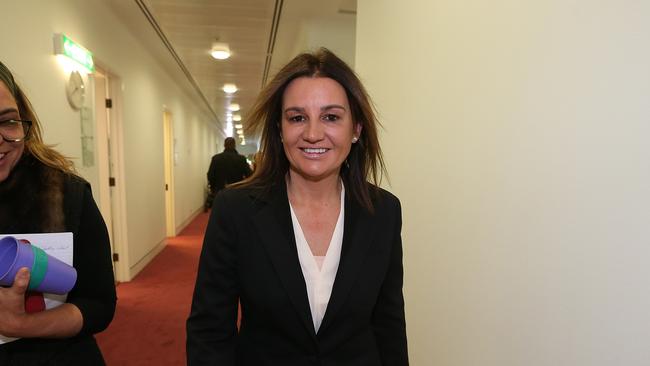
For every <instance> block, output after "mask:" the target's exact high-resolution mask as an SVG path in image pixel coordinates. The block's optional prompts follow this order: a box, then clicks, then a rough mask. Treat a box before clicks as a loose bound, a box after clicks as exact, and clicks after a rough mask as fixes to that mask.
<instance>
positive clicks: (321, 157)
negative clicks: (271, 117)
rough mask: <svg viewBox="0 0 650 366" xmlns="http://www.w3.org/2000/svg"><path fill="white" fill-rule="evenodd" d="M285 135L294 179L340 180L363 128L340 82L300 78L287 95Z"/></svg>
mask: <svg viewBox="0 0 650 366" xmlns="http://www.w3.org/2000/svg"><path fill="white" fill-rule="evenodd" d="M281 131H282V143H283V146H284V153H285V154H286V156H287V159H288V160H289V165H290V167H289V174H290V177H291V178H292V179H293V178H297V177H300V178H302V179H305V180H309V181H321V180H324V179H328V178H336V177H338V174H339V171H340V169H341V164H343V162H344V161H345V159H346V158H347V156H348V154H349V153H350V149H351V147H352V141H353V139H355V140H356V138H358V136H359V134H360V133H361V125H360V124H355V123H354V121H353V120H352V114H351V111H350V105H349V102H348V98H347V96H346V94H345V90H344V89H343V87H342V86H341V85H340V84H339V83H338V82H336V81H334V80H333V79H330V78H326V77H299V78H297V79H294V80H293V81H291V82H290V83H289V85H287V88H286V90H285V91H284V95H283V98H282V123H281Z"/></svg>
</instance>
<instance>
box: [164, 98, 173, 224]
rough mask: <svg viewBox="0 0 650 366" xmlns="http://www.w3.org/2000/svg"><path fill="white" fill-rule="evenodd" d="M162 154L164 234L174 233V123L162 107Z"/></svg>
mask: <svg viewBox="0 0 650 366" xmlns="http://www.w3.org/2000/svg"><path fill="white" fill-rule="evenodd" d="M163 155H164V165H165V187H164V188H165V227H166V236H167V237H170V236H175V235H176V214H175V202H174V123H173V116H172V113H171V111H169V109H167V108H163Z"/></svg>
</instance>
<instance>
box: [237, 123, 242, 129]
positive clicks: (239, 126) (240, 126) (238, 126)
mask: <svg viewBox="0 0 650 366" xmlns="http://www.w3.org/2000/svg"><path fill="white" fill-rule="evenodd" d="M235 128H239V129H242V128H244V125H242V124H241V123H238V124H236V125H235Z"/></svg>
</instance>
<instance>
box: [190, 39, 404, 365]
mask: <svg viewBox="0 0 650 366" xmlns="http://www.w3.org/2000/svg"><path fill="white" fill-rule="evenodd" d="M377 124H378V123H377V121H376V118H375V115H374V111H373V109H372V105H371V103H370V100H369V97H368V95H367V93H366V91H365V89H364V88H363V86H362V84H361V82H360V81H359V79H358V78H357V77H356V75H355V74H354V72H353V71H352V70H351V69H350V68H349V67H348V66H347V65H346V64H345V63H344V62H343V61H341V60H340V59H339V58H338V57H336V56H335V55H334V54H333V53H331V52H330V51H328V50H326V49H321V50H319V51H318V52H316V53H313V54H310V53H306V54H301V55H299V56H297V57H296V58H294V59H293V60H292V61H291V62H290V63H289V64H288V65H286V66H285V67H284V68H283V69H282V70H280V71H279V72H278V74H277V75H276V77H275V78H274V79H273V80H272V81H271V82H270V83H269V84H268V85H267V87H266V88H265V89H264V90H263V91H262V92H261V94H260V96H259V98H258V100H257V103H256V105H255V106H254V108H253V110H252V112H251V113H250V115H249V121H248V128H249V129H251V130H261V133H262V141H261V154H260V155H261V161H259V162H258V166H257V169H256V170H255V172H254V174H253V176H252V177H250V178H249V179H247V180H246V181H244V182H243V183H241V184H237V185H235V186H234V187H231V188H229V189H226V190H224V191H222V192H220V193H219V194H218V195H217V197H216V199H215V201H214V205H213V209H212V214H211V217H210V222H209V224H208V228H207V231H206V235H205V240H204V243H203V250H202V253H201V259H200V264H199V270H198V276H197V280H196V287H195V290H194V298H193V302H192V310H191V313H190V316H189V319H188V321H187V360H188V365H190V366H192V365H255V366H261V365H281V366H292V365H296V366H298V365H300V366H302V365H336V366H345V365H354V366H364V365H368V366H375V365H377V366H379V365H408V352H407V345H406V327H405V320H404V299H403V295H402V282H403V280H402V277H403V269H402V244H401V237H400V231H401V211H400V204H399V200H398V199H397V198H396V197H395V196H393V195H392V194H390V193H388V192H387V191H385V190H383V189H381V188H378V187H377V186H376V184H377V183H378V181H379V178H380V177H381V175H382V173H385V168H384V164H383V160H382V156H381V149H380V147H379V142H378V138H377V127H376V126H377ZM368 178H369V179H371V181H372V183H369V182H367V179H368ZM238 302H240V303H241V310H242V321H241V326H240V328H239V330H238V329H237V325H236V323H237V304H238Z"/></svg>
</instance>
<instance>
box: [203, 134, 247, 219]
mask: <svg viewBox="0 0 650 366" xmlns="http://www.w3.org/2000/svg"><path fill="white" fill-rule="evenodd" d="M223 147H224V149H223V152H221V153H219V154H216V155H214V156H213V157H212V160H211V161H210V168H209V169H208V184H209V185H210V190H209V195H208V199H207V200H206V208H209V207H210V206H211V205H212V199H213V198H214V196H215V195H216V194H217V193H218V192H219V191H220V190H222V189H223V188H224V187H225V186H226V185H228V184H232V183H236V182H239V181H241V180H242V179H244V178H246V177H248V176H249V175H251V168H250V166H249V165H248V163H247V162H246V157H245V156H243V155H239V153H238V152H237V150H236V149H235V139H234V138H232V137H226V139H225V140H224V142H223Z"/></svg>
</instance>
